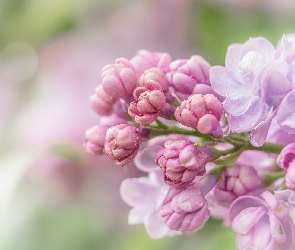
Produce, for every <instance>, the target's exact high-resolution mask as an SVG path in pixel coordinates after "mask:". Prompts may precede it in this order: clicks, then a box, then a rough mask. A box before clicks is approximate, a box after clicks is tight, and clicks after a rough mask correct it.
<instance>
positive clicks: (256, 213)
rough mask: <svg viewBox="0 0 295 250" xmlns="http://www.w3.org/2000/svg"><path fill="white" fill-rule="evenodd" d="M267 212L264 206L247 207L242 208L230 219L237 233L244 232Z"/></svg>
mask: <svg viewBox="0 0 295 250" xmlns="http://www.w3.org/2000/svg"><path fill="white" fill-rule="evenodd" d="M266 212H267V208H266V207H263V206H262V207H248V208H246V209H244V210H242V211H241V212H240V213H239V214H238V215H237V216H236V217H235V218H234V219H233V221H232V228H233V230H234V231H235V232H236V233H237V234H246V233H247V232H248V231H249V230H250V229H251V228H252V227H253V226H254V225H255V224H256V223H257V222H258V221H259V220H260V218H261V217H262V216H263V215H265V214H266Z"/></svg>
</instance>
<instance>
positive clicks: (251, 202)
mask: <svg viewBox="0 0 295 250" xmlns="http://www.w3.org/2000/svg"><path fill="white" fill-rule="evenodd" d="M265 205H266V203H265V202H264V201H263V200H262V199H260V198H258V197H256V196H250V195H244V196H241V197H239V198H237V199H236V200H235V201H234V202H233V203H232V205H231V206H230V208H229V218H230V220H231V221H233V219H234V218H235V217H236V216H237V215H238V214H239V213H240V212H241V211H242V210H244V209H246V208H248V207H259V206H265Z"/></svg>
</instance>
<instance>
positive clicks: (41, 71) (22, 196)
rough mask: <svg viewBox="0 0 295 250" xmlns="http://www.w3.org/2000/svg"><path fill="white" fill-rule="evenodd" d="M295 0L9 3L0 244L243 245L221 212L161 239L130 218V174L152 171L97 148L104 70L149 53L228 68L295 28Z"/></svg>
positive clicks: (0, 144)
mask: <svg viewBox="0 0 295 250" xmlns="http://www.w3.org/2000/svg"><path fill="white" fill-rule="evenodd" d="M294 13H295V2H294V1H293V0H280V1H278V0H215V1H214V0H207V1H206V0H204V1H201V0H200V1H197V0H195V1H193V0H121V1H119V0H83V1H82V0H1V1H0V249H1V250H40V249H42V250H82V249H83V250H104V249H106V250H125V249H126V250H130V249H142V250H144V249H147V250H157V249H161V250H165V249H169V250H174V249H175V250H178V249H182V250H192V249H198V250H211V249H212V250H216V249H220V250H222V249H225V250H232V249H234V248H235V247H234V245H235V243H234V239H235V235H234V233H233V232H232V231H231V230H230V229H228V228H224V227H223V226H222V223H221V222H220V221H217V220H213V219H212V220H209V221H208V222H207V224H206V226H205V228H204V229H202V230H200V231H199V232H198V233H197V234H196V235H194V236H191V237H186V236H177V237H173V238H165V239H162V240H157V241H155V240H151V239H150V238H149V237H148V236H147V234H146V232H145V230H144V227H143V225H137V226H129V225H128V224H127V215H128V211H129V209H130V208H129V207H128V206H127V205H125V204H124V203H123V201H122V200H121V198H120V195H119V186H120V182H121V181H122V180H123V179H124V178H127V177H137V176H141V175H143V173H140V172H139V171H138V170H136V168H135V167H134V166H133V165H132V164H131V165H130V166H128V167H127V168H125V169H120V168H118V167H116V166H115V165H114V163H113V162H111V161H109V160H108V159H106V158H105V157H98V156H96V157H93V156H90V155H87V154H86V153H85V152H84V151H83V148H82V143H83V138H84V131H85V130H86V129H87V128H89V127H92V126H94V125H95V124H96V123H97V121H98V120H99V117H98V116H97V115H96V114H95V113H94V112H93V111H92V110H91V108H90V106H89V96H90V95H91V94H92V93H93V91H94V88H95V86H96V85H98V84H99V83H100V80H101V79H100V70H101V68H102V67H103V66H104V65H105V64H110V63H113V62H114V60H115V59H116V58H117V57H122V56H123V57H126V58H128V59H130V58H131V57H133V55H135V53H136V52H137V51H138V50H140V49H148V50H152V51H160V52H168V53H170V54H171V56H172V58H173V59H180V58H188V57H190V56H191V55H193V54H199V55H202V56H203V57H205V58H206V59H207V60H208V61H209V62H210V63H211V64H212V65H216V64H221V65H223V64H224V57H225V53H226V49H227V46H228V45H229V44H231V43H235V42H245V41H246V40H247V39H248V38H249V37H256V36H264V37H266V38H267V39H269V40H270V41H271V42H273V43H274V44H276V42H277V40H278V39H279V38H280V37H281V36H282V35H283V34H284V33H293V32H294V33H295V15H294Z"/></svg>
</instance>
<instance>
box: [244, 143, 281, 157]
mask: <svg viewBox="0 0 295 250" xmlns="http://www.w3.org/2000/svg"><path fill="white" fill-rule="evenodd" d="M283 148H284V146H283V145H280V144H274V143H269V142H266V143H264V144H263V145H262V146H261V147H254V146H253V145H251V144H250V143H249V142H248V144H247V146H246V148H245V150H257V151H262V152H265V153H269V154H280V152H281V151H282V149H283Z"/></svg>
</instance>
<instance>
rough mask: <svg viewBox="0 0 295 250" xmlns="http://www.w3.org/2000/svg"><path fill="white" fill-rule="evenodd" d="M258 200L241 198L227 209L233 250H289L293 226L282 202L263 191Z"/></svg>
mask: <svg viewBox="0 0 295 250" xmlns="http://www.w3.org/2000/svg"><path fill="white" fill-rule="evenodd" d="M261 197H262V198H263V199H261V198H259V197H256V196H241V197H240V198H238V199H237V200H236V201H235V202H234V203H233V204H232V206H231V207H230V220H231V221H232V228H233V230H234V231H235V232H236V233H237V248H238V249H240V250H242V249H247V248H250V249H257V250H265V249H267V250H276V249H284V250H292V249H293V248H294V239H295V238H294V237H295V235H294V229H295V228H294V224H293V222H292V220H291V218H290V215H289V209H288V207H287V206H286V205H285V201H284V200H278V199H277V198H276V197H275V196H274V195H273V194H272V193H270V192H269V191H265V192H263V193H262V194H261Z"/></svg>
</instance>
